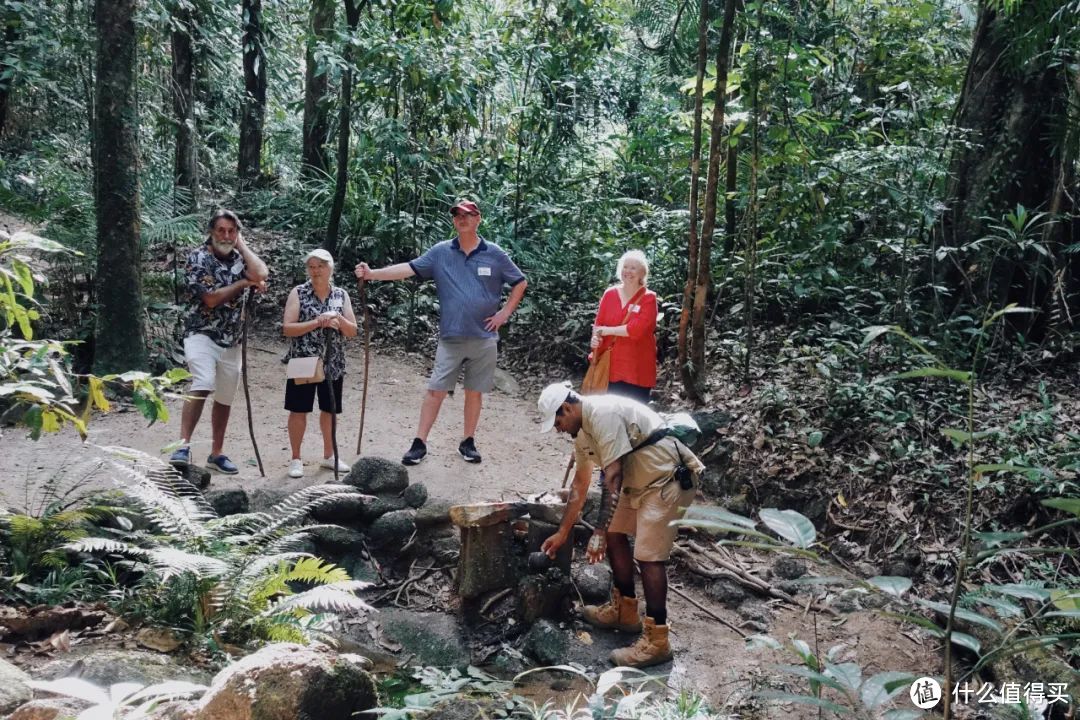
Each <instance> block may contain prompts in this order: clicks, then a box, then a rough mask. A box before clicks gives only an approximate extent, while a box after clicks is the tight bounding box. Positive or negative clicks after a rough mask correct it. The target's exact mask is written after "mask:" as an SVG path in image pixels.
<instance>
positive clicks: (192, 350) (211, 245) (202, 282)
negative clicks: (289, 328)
mask: <svg viewBox="0 0 1080 720" xmlns="http://www.w3.org/2000/svg"><path fill="white" fill-rule="evenodd" d="M208 227H209V231H210V234H209V235H208V236H207V238H206V242H205V243H204V244H203V245H202V247H200V248H198V249H197V250H195V251H194V252H192V253H191V254H190V255H189V256H188V259H187V269H186V271H185V274H184V284H185V287H186V289H187V292H188V293H189V294H190V296H191V297H190V301H189V304H188V308H189V309H188V315H187V320H186V322H185V323H184V359H185V361H186V362H187V366H188V370H189V371H190V372H191V375H192V378H191V389H190V390H188V393H187V394H188V398H187V400H185V402H184V410H183V413H182V414H181V417H180V447H179V448H178V449H177V450H176V452H174V453H173V454H172V457H170V458H169V461H170V462H173V463H177V464H180V463H185V464H186V463H190V462H191V436H192V434H193V433H194V432H195V426H196V425H197V424H198V423H199V418H200V417H201V416H202V411H203V405H204V404H206V398H207V397H208V396H209V395H210V393H213V394H214V405H213V409H212V410H211V411H210V428H211V443H212V444H211V448H210V456H209V457H208V458H206V466H207V467H208V468H209V469H211V470H215V471H217V472H220V473H224V474H226V475H235V474H236V473H237V472H238V471H239V470H238V468H237V467H236V465H235V464H234V463H233V461H232V460H230V459H229V458H228V457H227V456H226V455H225V453H224V452H223V450H224V448H223V447H222V446H223V445H224V444H225V427H226V426H227V425H228V424H229V411H230V410H231V409H232V401H233V397H234V396H235V395H236V387H237V385H238V383H239V380H240V364H241V362H240V345H239V343H240V336H241V331H242V329H243V299H244V293H245V292H246V291H247V289H248V288H249V287H253V288H255V290H256V292H262V291H264V290H265V289H266V278H267V277H268V276H269V275H270V271H269V270H268V269H267V267H266V263H264V262H263V261H262V260H260V259H259V256H258V255H256V254H255V253H253V252H251V250H250V249H248V247H247V245H246V244H245V243H244V238H243V236H242V235H241V231H242V230H243V225H241V223H240V218H238V217H237V216H236V214H235V213H233V212H231V211H229V210H217V211H216V212H214V214H213V215H212V216H211V217H210V222H209V223H208Z"/></svg>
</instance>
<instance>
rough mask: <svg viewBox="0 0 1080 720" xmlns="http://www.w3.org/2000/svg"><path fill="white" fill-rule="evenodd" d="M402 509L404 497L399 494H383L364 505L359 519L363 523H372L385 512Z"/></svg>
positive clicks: (403, 507)
mask: <svg viewBox="0 0 1080 720" xmlns="http://www.w3.org/2000/svg"><path fill="white" fill-rule="evenodd" d="M404 509H405V499H404V498H402V497H401V496H400V495H383V496H381V497H376V498H375V499H374V500H372V501H371V502H369V503H368V504H367V505H365V506H364V510H363V512H362V513H361V514H360V519H361V521H363V522H365V523H373V522H375V521H376V520H378V519H379V518H381V517H382V516H383V515H385V514H386V513H389V512H394V511H395V510H404Z"/></svg>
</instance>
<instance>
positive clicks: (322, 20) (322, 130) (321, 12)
mask: <svg viewBox="0 0 1080 720" xmlns="http://www.w3.org/2000/svg"><path fill="white" fill-rule="evenodd" d="M333 28H334V2H333V0H312V1H311V28H310V31H311V34H310V35H309V37H308V46H307V54H306V56H305V63H306V66H307V70H306V73H305V75H304V148H303V155H302V157H301V170H303V171H304V173H305V174H306V175H308V176H316V175H321V174H325V173H326V172H327V168H328V164H327V159H326V143H327V141H328V140H329V135H330V108H329V105H328V104H327V98H326V93H327V88H328V87H329V83H328V82H327V77H326V68H325V67H324V66H321V64H320V62H319V61H318V59H317V58H316V57H315V48H316V46H317V45H318V44H319V43H320V42H322V43H326V42H329V39H330V32H331V31H332V30H333Z"/></svg>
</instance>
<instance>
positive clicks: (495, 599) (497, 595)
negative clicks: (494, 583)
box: [480, 588, 513, 619]
mask: <svg viewBox="0 0 1080 720" xmlns="http://www.w3.org/2000/svg"><path fill="white" fill-rule="evenodd" d="M512 590H513V588H506V589H505V590H500V591H499V592H497V593H495V594H494V595H492V596H491V597H489V598H488V599H487V600H485V601H484V604H483V605H481V606H480V614H481V615H483V616H486V615H487V611H488V610H490V609H491V606H492V605H494V604H495V603H497V602H499V601H500V600H502V599H503V598H504V597H506V596H507V595H509V594H510V592H511V591H512ZM486 619H490V618H486Z"/></svg>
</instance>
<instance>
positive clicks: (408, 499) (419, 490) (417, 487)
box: [401, 483, 428, 508]
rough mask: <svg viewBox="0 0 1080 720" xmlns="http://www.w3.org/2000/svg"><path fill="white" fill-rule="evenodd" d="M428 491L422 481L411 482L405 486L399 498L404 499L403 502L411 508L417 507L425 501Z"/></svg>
mask: <svg viewBox="0 0 1080 720" xmlns="http://www.w3.org/2000/svg"><path fill="white" fill-rule="evenodd" d="M427 497H428V492H427V488H426V487H424V484H423V483H413V484H412V485H410V486H409V487H407V488H405V492H403V493H402V494H401V498H402V499H403V500H404V501H405V504H406V505H408V506H409V507H411V508H419V507H420V506H422V505H423V504H424V503H426V502H427Z"/></svg>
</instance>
